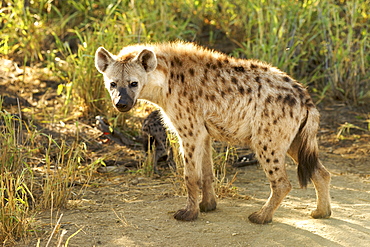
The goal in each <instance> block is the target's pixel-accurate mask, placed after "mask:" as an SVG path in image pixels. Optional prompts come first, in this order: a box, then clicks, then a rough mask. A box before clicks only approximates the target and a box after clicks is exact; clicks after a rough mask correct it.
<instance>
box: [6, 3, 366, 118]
mask: <svg viewBox="0 0 370 247" xmlns="http://www.w3.org/2000/svg"><path fill="white" fill-rule="evenodd" d="M7 2H8V5H7V6H3V9H2V12H1V15H0V17H1V18H2V20H1V23H2V33H1V40H2V41H1V42H2V43H3V45H2V46H1V47H2V48H1V49H0V51H1V53H3V54H7V55H9V56H13V57H14V56H16V57H17V58H19V57H22V58H23V59H22V60H23V61H29V62H30V61H44V62H45V63H47V64H49V66H50V67H52V68H55V70H56V71H58V73H59V75H60V76H61V77H62V79H63V80H64V81H65V83H66V85H69V86H70V87H68V88H66V93H68V95H69V98H68V99H67V101H68V103H70V104H73V105H76V103H77V104H79V105H83V106H84V109H85V110H86V112H88V113H93V114H95V113H98V112H106V109H105V108H104V107H105V103H104V101H103V99H104V98H105V97H106V96H105V93H104V89H103V85H102V83H101V78H100V76H99V75H98V74H97V73H96V71H95V69H94V65H93V55H94V52H95V50H96V48H97V47H99V46H101V45H104V46H105V47H106V48H107V49H109V50H111V51H113V52H118V51H119V50H120V49H121V47H123V46H124V45H127V44H130V43H140V42H159V41H168V40H176V39H185V40H190V41H193V40H195V41H199V42H201V43H204V42H207V43H210V44H212V43H217V39H218V37H219V36H220V35H221V34H222V35H226V36H227V38H228V39H229V40H230V42H233V43H234V44H236V47H238V48H237V49H236V50H234V52H233V55H234V56H239V57H247V58H257V59H261V60H264V61H267V62H269V63H271V64H273V65H274V66H277V67H279V68H281V69H282V70H284V71H286V72H288V73H290V74H292V75H294V76H295V77H296V78H297V79H299V80H300V81H302V82H303V83H305V84H307V85H310V86H312V87H313V88H314V89H315V90H316V91H319V92H320V93H321V94H322V95H324V94H325V93H330V96H332V97H334V98H335V99H339V100H342V101H345V102H347V103H351V104H358V103H364V102H365V101H366V100H368V97H369V94H370V93H369V90H370V89H369V87H370V86H369V79H368V78H369V75H370V74H369V73H370V72H369V71H368V69H366V68H367V67H368V66H369V60H370V55H369V54H370V52H369V50H370V44H369V41H368V40H369V27H370V22H369V7H368V6H370V0H348V1H344V0H329V1H320V0H314V1H293V0H291V1H289V0H279V1H268V0H264V1H244V0H233V1H229V0H219V1H214V0H207V1H194V0H185V1H170V0H163V1H154V0H151V1H146V0H136V1H134V0H126V1H124V0H118V1H108V0H94V1H72V0H66V1H46V0H43V1H27V3H28V4H25V2H24V1H20V0H13V1H7ZM3 5H4V3H3ZM204 26H210V27H211V31H210V32H211V33H212V35H209V39H208V40H207V41H204V40H199V38H198V37H201V33H200V32H201V30H203V27H204ZM216 33H218V35H217V34H216ZM225 50H227V49H226V47H225ZM60 61H66V64H67V66H64V67H58V65H56V64H60ZM50 64H52V65H50ZM61 71H62V72H61ZM67 89H68V90H71V91H69V92H67V91H68V90H67ZM71 92H73V93H71ZM72 98H73V100H72ZM70 110H73V109H70Z"/></svg>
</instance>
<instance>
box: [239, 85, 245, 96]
mask: <svg viewBox="0 0 370 247" xmlns="http://www.w3.org/2000/svg"><path fill="white" fill-rule="evenodd" d="M238 91H239V93H240V94H244V92H245V90H244V88H243V87H242V86H239V87H238Z"/></svg>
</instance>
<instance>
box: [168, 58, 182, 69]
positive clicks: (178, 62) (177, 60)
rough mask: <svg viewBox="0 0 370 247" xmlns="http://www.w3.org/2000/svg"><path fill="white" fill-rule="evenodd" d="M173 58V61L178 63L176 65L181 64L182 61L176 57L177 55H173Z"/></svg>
mask: <svg viewBox="0 0 370 247" xmlns="http://www.w3.org/2000/svg"><path fill="white" fill-rule="evenodd" d="M173 60H174V61H175V63H176V64H177V65H178V66H180V67H181V66H182V61H181V60H180V59H179V58H178V57H176V56H175V57H174V58H173ZM171 64H172V63H171Z"/></svg>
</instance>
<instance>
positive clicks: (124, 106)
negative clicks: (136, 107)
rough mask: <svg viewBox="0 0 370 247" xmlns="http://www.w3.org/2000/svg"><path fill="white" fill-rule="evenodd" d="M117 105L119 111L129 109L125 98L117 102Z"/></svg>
mask: <svg viewBox="0 0 370 247" xmlns="http://www.w3.org/2000/svg"><path fill="white" fill-rule="evenodd" d="M116 107H117V109H118V110H119V111H124V110H126V109H127V107H128V106H127V103H126V102H124V101H123V100H119V101H118V102H117V103H116Z"/></svg>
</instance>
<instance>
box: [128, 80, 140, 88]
mask: <svg viewBox="0 0 370 247" xmlns="http://www.w3.org/2000/svg"><path fill="white" fill-rule="evenodd" d="M137 85H138V82H137V81H133V82H131V83H130V86H131V87H137Z"/></svg>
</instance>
